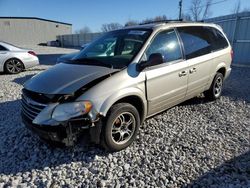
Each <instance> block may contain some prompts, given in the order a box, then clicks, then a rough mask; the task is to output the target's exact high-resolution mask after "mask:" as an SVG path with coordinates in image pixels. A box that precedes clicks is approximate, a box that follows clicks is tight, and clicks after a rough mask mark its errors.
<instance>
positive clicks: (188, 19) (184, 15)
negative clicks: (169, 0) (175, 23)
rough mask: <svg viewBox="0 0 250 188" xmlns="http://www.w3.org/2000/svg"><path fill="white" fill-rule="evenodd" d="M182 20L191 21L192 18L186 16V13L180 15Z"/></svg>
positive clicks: (188, 15)
mask: <svg viewBox="0 0 250 188" xmlns="http://www.w3.org/2000/svg"><path fill="white" fill-rule="evenodd" d="M181 17H182V19H183V20H184V21H191V20H192V17H191V16H190V14H188V13H182V16H181Z"/></svg>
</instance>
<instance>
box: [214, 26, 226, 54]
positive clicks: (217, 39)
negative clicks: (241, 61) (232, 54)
mask: <svg viewBox="0 0 250 188" xmlns="http://www.w3.org/2000/svg"><path fill="white" fill-rule="evenodd" d="M210 30H211V33H212V35H213V51H217V50H221V49H224V48H227V47H228V42H227V40H226V39H225V37H224V35H223V34H222V33H221V32H220V31H219V30H217V29H215V28H210Z"/></svg>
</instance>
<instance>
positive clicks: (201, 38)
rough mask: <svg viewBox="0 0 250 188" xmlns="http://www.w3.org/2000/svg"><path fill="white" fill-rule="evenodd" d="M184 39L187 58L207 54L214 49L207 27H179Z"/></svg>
mask: <svg viewBox="0 0 250 188" xmlns="http://www.w3.org/2000/svg"><path fill="white" fill-rule="evenodd" d="M178 31H179V34H180V37H181V39H182V41H183V45H184V50H185V54H186V59H191V58H195V57H198V56H202V55H206V54H208V53H210V52H211V51H212V43H213V42H212V37H211V32H210V31H209V28H207V27H197V26H196V27H182V28H178Z"/></svg>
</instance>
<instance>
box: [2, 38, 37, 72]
mask: <svg viewBox="0 0 250 188" xmlns="http://www.w3.org/2000/svg"><path fill="white" fill-rule="evenodd" d="M36 65H39V60H38V57H37V55H36V53H35V52H34V51H32V50H29V49H23V48H19V47H16V46H14V45H11V44H8V43H6V42H1V41H0V72H5V73H8V74H17V73H19V72H21V71H23V70H24V69H27V68H30V67H34V66H36Z"/></svg>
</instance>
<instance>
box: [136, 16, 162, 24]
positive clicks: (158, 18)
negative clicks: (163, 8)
mask: <svg viewBox="0 0 250 188" xmlns="http://www.w3.org/2000/svg"><path fill="white" fill-rule="evenodd" d="M164 20H167V16H166V15H162V16H156V17H154V18H147V19H145V20H143V21H142V22H141V23H149V22H159V21H164Z"/></svg>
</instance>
